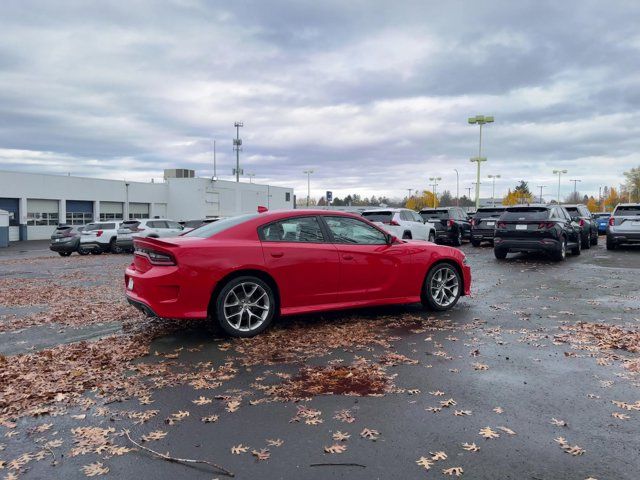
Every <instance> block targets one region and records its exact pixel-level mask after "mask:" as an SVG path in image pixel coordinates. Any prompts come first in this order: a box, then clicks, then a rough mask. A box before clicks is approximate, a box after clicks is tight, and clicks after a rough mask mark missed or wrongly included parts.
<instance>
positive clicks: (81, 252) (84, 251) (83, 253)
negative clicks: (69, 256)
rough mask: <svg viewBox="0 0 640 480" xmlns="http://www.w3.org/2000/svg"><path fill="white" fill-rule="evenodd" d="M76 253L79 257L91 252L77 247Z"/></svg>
mask: <svg viewBox="0 0 640 480" xmlns="http://www.w3.org/2000/svg"><path fill="white" fill-rule="evenodd" d="M78 253H79V254H80V255H82V256H84V255H89V253H91V252H89V250H86V249H84V248H82V247H78Z"/></svg>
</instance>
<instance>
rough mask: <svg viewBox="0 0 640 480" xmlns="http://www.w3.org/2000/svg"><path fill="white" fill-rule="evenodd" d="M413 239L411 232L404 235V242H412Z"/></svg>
mask: <svg viewBox="0 0 640 480" xmlns="http://www.w3.org/2000/svg"><path fill="white" fill-rule="evenodd" d="M412 238H413V236H412V235H411V232H404V233H403V234H402V239H403V240H411V239H412Z"/></svg>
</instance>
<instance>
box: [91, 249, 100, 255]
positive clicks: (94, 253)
mask: <svg viewBox="0 0 640 480" xmlns="http://www.w3.org/2000/svg"><path fill="white" fill-rule="evenodd" d="M91 255H102V250H101V249H99V248H94V249H93V250H91Z"/></svg>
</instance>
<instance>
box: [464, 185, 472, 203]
mask: <svg viewBox="0 0 640 480" xmlns="http://www.w3.org/2000/svg"><path fill="white" fill-rule="evenodd" d="M471 188H472V187H467V188H465V190H466V191H467V198H468V199H469V200H471Z"/></svg>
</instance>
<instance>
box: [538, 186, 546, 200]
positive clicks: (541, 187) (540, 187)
mask: <svg viewBox="0 0 640 480" xmlns="http://www.w3.org/2000/svg"><path fill="white" fill-rule="evenodd" d="M538 188H539V189H540V203H544V202H543V200H542V189H543V188H547V186H546V185H538Z"/></svg>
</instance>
